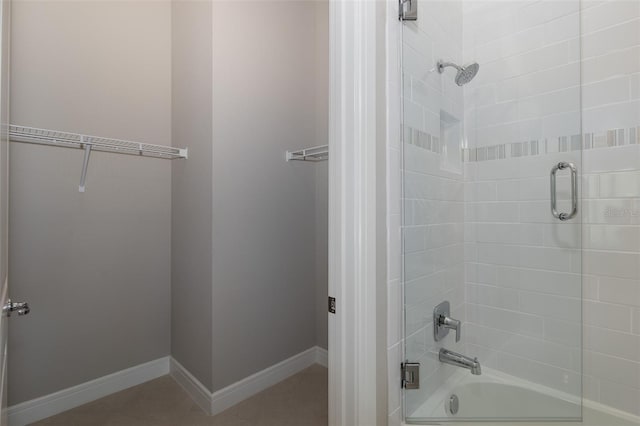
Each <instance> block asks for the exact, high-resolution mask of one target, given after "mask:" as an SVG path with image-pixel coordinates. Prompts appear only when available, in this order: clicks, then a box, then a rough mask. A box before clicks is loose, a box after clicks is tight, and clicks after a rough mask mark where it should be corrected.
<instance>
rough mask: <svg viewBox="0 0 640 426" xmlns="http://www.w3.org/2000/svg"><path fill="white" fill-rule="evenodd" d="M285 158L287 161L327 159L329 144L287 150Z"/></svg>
mask: <svg viewBox="0 0 640 426" xmlns="http://www.w3.org/2000/svg"><path fill="white" fill-rule="evenodd" d="M285 158H286V160H287V161H324V160H327V159H329V145H320V146H314V147H312V148H305V149H300V150H298V151H287V153H286V156H285Z"/></svg>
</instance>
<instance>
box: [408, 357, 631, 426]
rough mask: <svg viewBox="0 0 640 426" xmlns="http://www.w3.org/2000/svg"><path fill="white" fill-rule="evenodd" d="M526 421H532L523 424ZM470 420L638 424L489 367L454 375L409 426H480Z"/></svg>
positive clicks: (416, 412)
mask: <svg viewBox="0 0 640 426" xmlns="http://www.w3.org/2000/svg"><path fill="white" fill-rule="evenodd" d="M452 395H456V396H457V399H458V410H457V412H456V413H455V414H452V413H451V410H450V401H451V397H452ZM639 403H640V402H639ZM541 415H544V416H545V421H544V422H541V421H538V422H536V421H533V419H539V418H540V416H541ZM526 419H531V420H532V421H525V422H523V421H522V420H526ZM472 420H482V421H484V422H488V423H489V424H497V423H498V422H500V425H509V424H513V425H518V426H525V425H545V426H550V425H562V426H566V425H570V424H582V425H588V426H638V425H640V417H636V416H632V415H630V414H627V413H624V412H621V411H618V410H615V409H613V408H610V407H607V406H604V405H601V404H597V403H594V402H591V401H588V400H585V401H584V402H583V409H582V410H581V408H580V398H578V397H576V396H573V395H569V394H566V393H563V392H560V391H557V390H554V389H551V388H548V387H545V386H541V385H537V384H534V383H530V382H526V381H524V380H521V379H518V378H515V377H513V376H508V375H505V374H501V373H498V372H495V371H492V370H491V369H488V368H483V373H482V375H481V376H473V375H471V374H469V373H468V372H466V371H465V370H460V371H458V372H456V374H454V375H453V376H452V377H451V378H450V379H449V380H448V381H447V382H446V383H445V384H444V385H443V386H441V387H440V388H439V389H438V391H437V392H436V393H434V394H433V395H432V396H431V398H429V399H428V400H427V401H426V402H425V403H424V404H422V405H421V406H420V407H418V408H417V409H416V410H414V412H413V413H412V414H411V416H410V418H409V419H407V423H406V424H420V423H424V422H430V423H431V424H438V423H445V422H456V424H457V425H476V426H477V424H478V423H471V421H472ZM465 422H468V423H465ZM485 424H487V423H485Z"/></svg>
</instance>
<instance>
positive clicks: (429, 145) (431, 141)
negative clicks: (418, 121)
mask: <svg viewBox="0 0 640 426" xmlns="http://www.w3.org/2000/svg"><path fill="white" fill-rule="evenodd" d="M404 142H405V143H408V144H409V145H415V146H417V147H419V148H424V149H426V150H427V151H431V152H435V153H436V154H442V146H441V145H440V138H439V137H438V136H432V135H430V134H429V133H426V132H423V131H422V130H418V129H414V128H412V127H405V128H404Z"/></svg>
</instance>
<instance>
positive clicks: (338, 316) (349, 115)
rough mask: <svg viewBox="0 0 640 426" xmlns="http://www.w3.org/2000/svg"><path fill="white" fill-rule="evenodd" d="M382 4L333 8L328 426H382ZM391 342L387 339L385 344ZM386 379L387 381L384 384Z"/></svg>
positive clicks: (335, 0) (349, 1)
mask: <svg viewBox="0 0 640 426" xmlns="http://www.w3.org/2000/svg"><path fill="white" fill-rule="evenodd" d="M377 3H378V2H375V1H367V0H357V1H354V0H332V1H330V2H329V50H330V65H329V69H330V76H329V78H330V79H329V84H330V97H329V152H330V153H331V159H330V161H329V295H330V296H332V297H335V298H336V313H335V314H330V315H329V365H330V368H329V425H331V426H364V425H367V426H371V425H375V424H377V423H378V422H377V408H376V407H377V392H378V389H377V386H378V385H380V386H382V384H381V383H379V380H382V379H383V377H382V376H386V374H379V373H380V372H379V371H378V370H377V361H378V356H379V354H378V353H377V349H378V348H377V338H378V336H377V332H378V330H377V321H376V313H377V311H376V309H377V306H376V303H377V299H376V296H377V295H376V293H377V292H376V285H377V277H376V271H377V257H376V254H377V253H376V250H377V245H376V240H377V234H376V231H377V222H376V220H377V216H376V215H377V209H378V205H377V200H376V193H377V190H378V185H380V184H384V179H382V178H381V176H384V175H379V174H378V173H377V166H378V165H377V134H376V130H377V127H376V112H377V111H376V110H377V104H376V89H377V85H376V50H377V46H376V42H377V39H378V37H377V30H378V27H377V19H376V18H377V16H376V11H377ZM385 340H386V338H385ZM379 376H380V377H379Z"/></svg>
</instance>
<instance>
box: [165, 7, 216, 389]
mask: <svg viewBox="0 0 640 426" xmlns="http://www.w3.org/2000/svg"><path fill="white" fill-rule="evenodd" d="M211 25H212V20H211V3H210V2H179V1H178V2H173V12H172V39H173V53H172V55H173V61H172V62H173V65H172V67H173V71H172V78H173V85H172V88H173V103H172V106H173V116H172V120H173V125H172V130H173V140H174V141H176V143H178V142H177V141H184V144H186V145H188V146H189V154H190V155H189V160H188V161H185V162H175V161H174V162H173V169H172V211H173V217H172V227H171V229H172V270H171V272H172V273H171V275H172V276H171V282H172V286H171V289H172V291H171V314H172V315H171V335H172V339H171V354H172V356H173V357H174V358H175V359H176V360H177V361H178V362H180V363H181V364H182V365H183V366H184V367H185V368H186V369H187V370H189V371H190V372H191V374H193V375H194V376H195V377H196V378H197V379H198V380H200V382H201V383H202V384H204V385H205V386H206V387H207V388H209V389H211V371H212V361H211V348H212V346H211V339H212V331H211V310H212V299H211V294H212V286H211V257H212V243H211V238H212V236H211V226H212V217H211V214H212V202H211V197H212V180H211V179H212V178H211V176H212V156H211V153H212V143H211V140H212V139H211V138H212V97H211V93H212V78H211V75H212V74H211V73H212V70H211V66H212V50H211V31H212V27H211Z"/></svg>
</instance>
